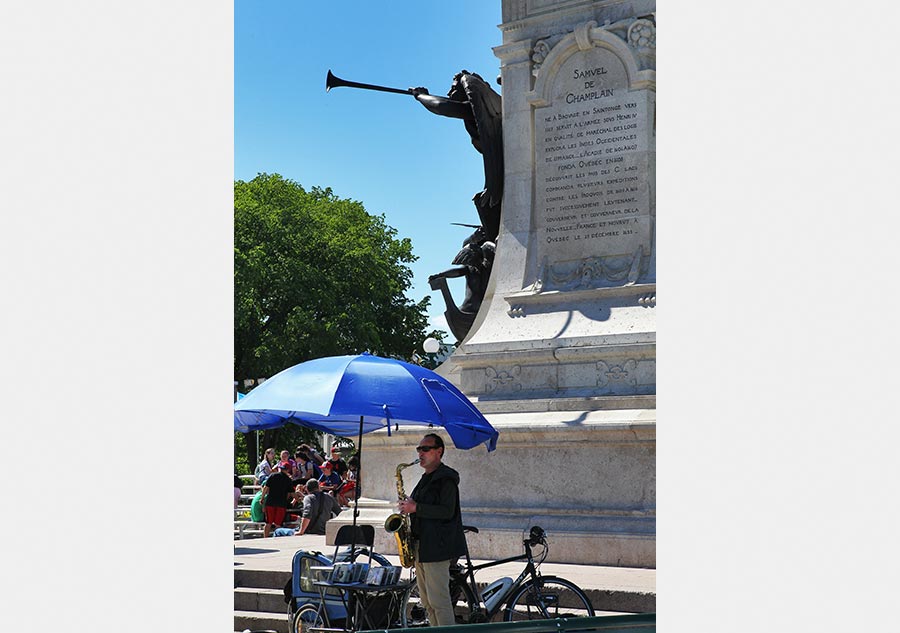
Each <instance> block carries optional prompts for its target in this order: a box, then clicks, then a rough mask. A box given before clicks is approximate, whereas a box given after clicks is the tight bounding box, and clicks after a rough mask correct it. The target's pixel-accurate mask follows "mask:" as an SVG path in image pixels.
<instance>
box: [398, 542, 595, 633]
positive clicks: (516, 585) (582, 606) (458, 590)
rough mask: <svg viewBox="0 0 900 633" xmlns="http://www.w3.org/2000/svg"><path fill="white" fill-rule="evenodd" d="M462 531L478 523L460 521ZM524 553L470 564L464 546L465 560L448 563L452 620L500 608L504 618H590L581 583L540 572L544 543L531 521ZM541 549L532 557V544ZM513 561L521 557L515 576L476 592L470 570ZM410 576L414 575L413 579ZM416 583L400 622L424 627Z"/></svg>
mask: <svg viewBox="0 0 900 633" xmlns="http://www.w3.org/2000/svg"><path fill="white" fill-rule="evenodd" d="M463 531H464V532H472V533H474V534H477V533H478V528H475V527H472V526H463ZM522 546H523V548H524V550H525V552H524V554H519V555H518V556H512V557H510V558H504V559H501V560H496V561H490V562H487V563H482V564H480V565H473V564H472V559H471V557H470V556H469V551H468V547H467V548H466V563H465V565H459V564H456V565H451V567H450V598H451V601H452V602H453V610H454V612H455V613H456V622H457V624H475V623H481V622H490V621H491V620H492V619H493V618H494V617H495V616H496V615H497V614H498V613H500V612H501V611H502V612H503V621H504V622H513V621H518V620H548V619H555V618H572V617H591V616H593V615H594V607H593V605H592V604H591V601H590V598H588V596H587V594H586V593H585V592H584V590H583V589H581V587H579V586H578V585H576V584H575V583H573V582H572V581H570V580H566V579H565V578H560V577H558V576H542V575H541V573H540V571H539V568H540V565H541V563H543V562H544V560H545V559H546V558H547V554H548V553H549V546H548V544H547V535H546V532H544V530H543V528H541V527H539V526H537V525H535V526H534V527H532V528H531V530H530V531H529V534H528V538H527V539H525V540H523V541H522ZM538 546H540V547H541V548H542V550H541V551H540V553H539V556H538V557H535V555H534V552H533V548H535V547H538ZM516 561H526V564H525V569H523V570H522V572H521V573H520V574H519V576H518V578H516V579H515V580H512V579H511V578H501V579H499V580H496V581H494V582H493V583H491V584H490V585H488V586H487V587H485V589H484V590H482V591H481V592H479V591H478V586H477V584H476V582H475V573H476V572H478V571H481V570H482V569H487V568H488V567H495V566H497V565H503V564H504V563H511V562H516ZM413 580H415V579H413ZM417 598H418V588H417V587H416V586H415V585H413V586H412V587H411V588H410V591H409V594H408V595H407V605H406V608H405V610H404V611H405V613H404V615H405V616H406V617H405V618H404V620H405V622H403V625H404V626H407V627H415V626H428V619H427V616H426V614H425V609H424V607H422V605H421V604H419V603H418V600H417Z"/></svg>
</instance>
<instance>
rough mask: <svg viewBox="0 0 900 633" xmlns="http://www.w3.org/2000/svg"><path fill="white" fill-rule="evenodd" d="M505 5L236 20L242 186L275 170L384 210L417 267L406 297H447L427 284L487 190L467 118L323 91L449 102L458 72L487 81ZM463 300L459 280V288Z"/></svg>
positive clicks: (344, 9)
mask: <svg viewBox="0 0 900 633" xmlns="http://www.w3.org/2000/svg"><path fill="white" fill-rule="evenodd" d="M500 22H501V15H500V1H499V0H493V1H491V0H467V1H462V2H459V1H458V2H437V1H435V2H424V1H422V0H415V1H413V0H405V1H396V2H389V3H381V2H379V3H373V2H347V1H330V2H311V1H304V2H298V1H296V0H293V1H278V2H274V1H273V2H262V1H250V0H238V1H237V2H236V3H235V13H234V30H235V33H234V55H235V59H234V121H235V122H234V177H235V179H239V180H250V179H252V178H253V177H254V176H256V174H257V173H260V172H267V173H278V174H281V175H282V176H284V177H286V178H290V179H292V180H295V181H297V182H299V183H300V184H301V185H303V186H304V187H306V188H311V187H313V186H320V187H331V188H332V190H333V191H334V193H335V194H336V195H338V196H340V197H342V198H351V199H354V200H359V201H360V202H362V203H363V204H364V205H365V207H366V210H367V211H369V213H372V214H376V215H380V214H384V216H385V220H386V222H387V223H388V225H390V226H392V227H394V228H396V229H397V231H398V236H399V237H409V238H410V239H411V240H412V242H413V248H414V253H415V254H416V255H417V256H418V257H419V260H418V261H417V262H415V263H414V264H413V265H412V266H411V268H412V271H413V274H414V280H413V283H414V286H413V288H412V290H411V291H410V292H409V296H410V298H411V299H414V300H419V299H420V298H421V297H423V296H425V295H430V296H431V297H432V308H431V310H430V315H431V316H432V317H433V318H432V322H433V323H434V324H435V325H437V326H439V327H444V329H446V328H445V326H444V325H443V324H444V322H443V320H442V319H443V317H442V316H441V315H442V313H443V300H442V299H441V298H440V294H439V293H434V292H431V289H430V288H429V287H428V282H427V277H428V275H430V274H432V273H435V272H439V271H441V270H444V269H446V268H448V267H449V266H450V262H451V260H452V259H453V256H454V255H455V254H456V253H457V251H458V250H459V247H460V245H461V243H462V240H463V239H464V238H465V237H466V236H467V235H468V233H469V232H470V230H469V229H465V228H462V227H455V226H451V224H450V223H451V222H464V223H469V224H477V223H478V216H477V214H476V212H475V207H474V206H473V205H472V201H471V198H472V195H473V194H475V193H476V192H477V191H479V190H481V188H482V186H483V183H484V174H483V170H482V161H481V156H480V154H478V152H476V151H475V149H474V148H473V147H472V145H471V142H470V140H469V136H468V134H467V133H466V131H465V129H464V128H463V124H462V121H458V120H454V119H448V118H446V117H439V116H435V115H433V114H431V113H430V112H428V111H427V110H425V108H423V107H422V106H421V105H420V104H419V103H418V102H417V101H416V100H415V99H413V98H412V97H411V96H405V95H395V94H389V93H383V92H373V91H369V90H359V89H354V88H336V89H333V90H332V91H331V92H329V93H326V92H325V76H326V74H327V72H328V70H329V69H330V70H331V71H332V72H333V73H334V74H335V75H337V76H339V77H342V78H344V79H348V80H351V81H357V82H362V83H369V84H380V85H384V86H391V87H395V88H401V89H406V88H409V87H413V86H425V87H426V88H428V89H429V91H430V92H431V93H432V94H440V95H445V94H446V93H447V90H448V89H449V88H450V83H451V81H452V79H453V75H454V74H455V73H457V72H458V71H460V70H462V69H464V68H465V69H466V70H469V71H472V72H476V73H478V74H480V75H482V76H483V77H484V78H485V79H486V80H488V81H490V82H491V83H492V85H493V86H494V87H495V89H496V90H497V91H498V92H501V90H500V87H499V86H497V85H496V83H495V82H494V78H496V76H497V75H498V74H499V72H500V70H499V69H500V65H499V60H498V59H497V57H496V56H495V55H494V53H493V51H492V50H491V49H492V48H493V47H495V46H498V45H500V44H501V33H500V30H499V29H498V28H497V25H498V24H500ZM451 288H452V289H453V292H454V295H455V296H456V297H457V301H458V302H459V301H460V300H461V299H462V293H463V291H464V282H463V281H462V280H461V279H454V280H451Z"/></svg>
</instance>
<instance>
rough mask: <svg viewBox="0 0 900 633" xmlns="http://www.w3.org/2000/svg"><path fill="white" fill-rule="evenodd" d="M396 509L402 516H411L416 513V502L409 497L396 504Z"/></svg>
mask: <svg viewBox="0 0 900 633" xmlns="http://www.w3.org/2000/svg"><path fill="white" fill-rule="evenodd" d="M397 509H398V510H400V512H402V513H403V514H412V513H414V512H415V511H416V502H415V501H414V500H413V499H410V498H409V497H406V498H405V499H404V500H403V501H401V502H400V503H398V504H397Z"/></svg>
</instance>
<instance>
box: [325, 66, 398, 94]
mask: <svg viewBox="0 0 900 633" xmlns="http://www.w3.org/2000/svg"><path fill="white" fill-rule="evenodd" d="M341 86H346V87H348V88H362V89H363V90H380V91H381V92H395V93H397V94H400V95H411V94H412V90H410V89H409V88H407V89H406V90H400V88H388V87H387V86H376V85H374V84H361V83H357V82H355V81H347V80H346V79H341V78H340V77H337V76H335V75H333V74H332V73H331V71H330V70H329V71H328V76H327V77H325V92H328V91H329V90H331V89H332V88H340V87H341Z"/></svg>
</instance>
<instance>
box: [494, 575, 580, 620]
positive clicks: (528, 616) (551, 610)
mask: <svg viewBox="0 0 900 633" xmlns="http://www.w3.org/2000/svg"><path fill="white" fill-rule="evenodd" d="M593 615H594V607H593V605H592V604H591V601H590V599H589V598H588V597H587V594H585V593H584V591H583V590H582V589H581V587H579V586H578V585H576V584H575V583H573V582H569V581H568V580H566V579H565V578H556V577H555V576H542V577H540V578H537V579H536V580H530V581H528V582H526V583H525V584H524V585H522V588H521V589H519V590H518V591H517V592H515V593H514V594H513V595H512V597H511V598H510V599H509V602H508V603H507V604H506V610H505V611H504V612H503V621H504V622H515V621H519V620H544V619H548V618H549V619H555V618H579V617H589V616H593Z"/></svg>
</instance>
